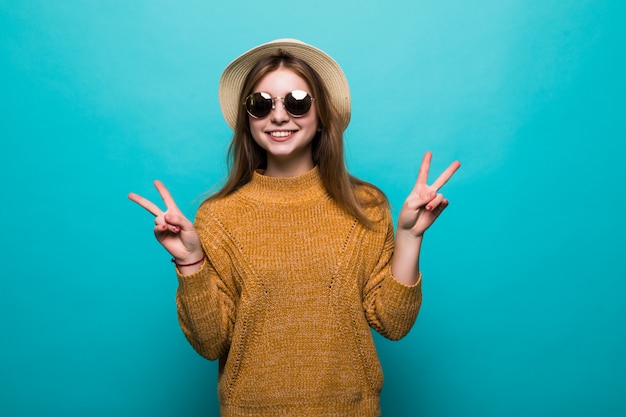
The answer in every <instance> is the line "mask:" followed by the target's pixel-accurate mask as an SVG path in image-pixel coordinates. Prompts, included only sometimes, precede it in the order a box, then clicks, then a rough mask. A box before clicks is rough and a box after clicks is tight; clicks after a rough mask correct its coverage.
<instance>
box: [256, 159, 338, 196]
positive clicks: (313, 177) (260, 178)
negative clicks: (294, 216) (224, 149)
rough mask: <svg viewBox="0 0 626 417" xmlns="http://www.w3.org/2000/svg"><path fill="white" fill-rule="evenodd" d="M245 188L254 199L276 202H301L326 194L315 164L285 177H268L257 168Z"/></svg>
mask: <svg viewBox="0 0 626 417" xmlns="http://www.w3.org/2000/svg"><path fill="white" fill-rule="evenodd" d="M245 188H246V190H247V191H248V192H250V193H251V195H252V196H253V198H255V199H259V200H261V201H264V200H265V201H267V200H271V201H273V202H276V203H301V202H303V201H311V200H319V199H320V198H323V197H324V196H325V195H326V190H325V188H324V185H323V184H322V179H321V178H320V174H319V168H318V167H317V166H316V167H314V168H313V169H312V170H310V171H309V172H306V173H304V174H301V175H297V176H295V177H287V178H283V177H268V176H266V175H263V171H261V170H258V171H255V172H254V173H253V174H252V180H251V181H250V182H249V183H248V184H247V185H246V186H245Z"/></svg>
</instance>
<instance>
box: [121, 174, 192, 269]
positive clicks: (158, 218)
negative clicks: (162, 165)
mask: <svg viewBox="0 0 626 417" xmlns="http://www.w3.org/2000/svg"><path fill="white" fill-rule="evenodd" d="M154 186H155V187H156V189H157V190H158V191H159V194H160V195H161V198H162V199H163V202H164V203H165V207H166V210H165V211H163V210H161V209H160V208H159V207H158V206H157V205H156V204H154V203H152V202H151V201H150V200H148V199H146V198H144V197H141V196H140V195H137V194H135V193H130V194H128V198H129V199H130V200H131V201H134V202H135V203H137V204H139V205H140V206H141V207H143V208H144V209H146V210H148V211H149V212H150V213H152V214H153V215H154V216H155V218H154V223H155V226H154V235H155V236H156V238H157V240H158V241H159V242H160V243H161V245H163V247H164V248H165V249H166V250H167V251H168V252H169V253H170V254H171V255H172V256H173V257H174V259H175V261H176V263H177V264H194V266H196V268H194V269H199V268H200V264H199V263H196V262H199V261H201V260H202V259H203V258H204V252H203V251H202V244H201V243H200V237H199V236H198V232H197V231H196V229H195V228H194V227H193V223H191V222H190V221H189V220H188V219H187V218H186V217H185V216H184V214H183V213H182V212H181V211H180V210H179V209H178V206H176V203H175V202H174V199H173V198H172V196H171V194H170V192H169V191H168V190H167V188H165V186H164V185H163V184H162V183H161V182H160V181H155V182H154Z"/></svg>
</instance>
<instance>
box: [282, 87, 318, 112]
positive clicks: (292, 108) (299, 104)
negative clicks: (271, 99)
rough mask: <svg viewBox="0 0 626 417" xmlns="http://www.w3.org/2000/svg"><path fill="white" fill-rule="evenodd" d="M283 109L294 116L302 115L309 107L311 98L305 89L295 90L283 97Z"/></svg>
mask: <svg viewBox="0 0 626 417" xmlns="http://www.w3.org/2000/svg"><path fill="white" fill-rule="evenodd" d="M284 101H285V109H286V110H287V111H288V112H289V113H291V114H292V115H294V116H303V115H304V114H305V113H306V112H308V111H309V110H310V109H311V102H312V101H313V99H312V98H311V96H310V95H308V94H307V92H306V91H302V90H295V91H292V92H291V93H289V94H287V96H286V97H285V100H284Z"/></svg>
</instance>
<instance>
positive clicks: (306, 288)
mask: <svg viewBox="0 0 626 417" xmlns="http://www.w3.org/2000/svg"><path fill="white" fill-rule="evenodd" d="M369 215H370V217H371V218H373V219H376V222H375V224H374V227H373V228H369V229H368V228H366V227H364V226H363V225H361V224H360V223H359V222H358V221H356V220H355V218H353V217H351V216H349V215H348V214H346V212H345V211H343V210H342V209H340V208H339V207H338V206H337V204H336V203H335V202H334V201H333V200H332V199H331V198H330V197H329V196H328V194H327V193H326V191H325V189H324V187H323V185H322V182H321V180H320V178H319V172H318V170H317V168H315V169H313V170H312V171H310V172H308V173H306V174H303V175H301V176H298V177H293V178H274V177H266V176H263V175H261V174H260V173H255V174H254V177H253V179H252V181H251V182H250V183H248V184H247V185H245V186H243V187H242V188H241V189H239V190H238V191H236V192H235V193H233V194H231V195H230V196H228V197H226V198H223V199H220V200H216V201H210V202H206V203H204V204H203V205H202V206H201V207H200V209H199V210H198V213H197V215H196V220H195V223H196V228H197V230H198V233H199V235H200V238H201V240H202V244H203V247H204V251H205V253H206V255H207V261H205V263H204V265H203V266H202V268H201V270H200V271H198V272H196V273H194V274H192V275H180V273H178V279H179V287H178V291H177V297H176V300H177V305H178V314H179V320H180V325H181V327H182V330H183V332H184V334H185V336H186V337H187V339H188V340H189V342H190V343H191V345H192V346H193V347H194V349H195V350H196V351H197V352H198V353H199V354H200V355H202V356H204V357H206V358H208V359H211V360H214V359H219V361H220V362H219V375H218V394H219V401H220V409H221V415H222V416H225V417H244V416H245V417H257V416H258V417H261V416H263V417H278V416H294V417H317V416H327V417H330V416H341V417H344V416H354V417H374V416H379V415H380V405H379V404H380V402H379V398H380V391H381V388H382V382H383V375H382V371H381V367H380V363H379V361H378V357H377V354H376V350H375V347H374V341H373V338H372V334H371V331H370V326H371V327H372V328H374V329H375V330H376V331H378V332H379V333H380V334H382V335H383V336H385V337H387V338H389V339H393V340H396V339H399V338H401V337H403V336H404V335H406V334H407V333H408V332H409V330H410V329H411V326H412V325H413V323H414V321H415V318H416V317H417V313H418V310H419V307H420V304H421V280H419V281H418V283H417V284H416V285H414V286H412V287H407V286H404V285H402V284H400V283H399V282H397V281H396V280H395V279H394V278H393V277H392V276H391V268H390V258H391V254H392V252H393V243H394V236H393V235H394V233H393V224H392V221H391V215H390V213H389V209H388V208H387V207H384V208H377V209H370V210H369Z"/></svg>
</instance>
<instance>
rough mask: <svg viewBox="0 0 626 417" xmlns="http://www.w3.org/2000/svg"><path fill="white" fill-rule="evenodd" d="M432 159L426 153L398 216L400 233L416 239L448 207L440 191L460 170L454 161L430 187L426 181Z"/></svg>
mask: <svg viewBox="0 0 626 417" xmlns="http://www.w3.org/2000/svg"><path fill="white" fill-rule="evenodd" d="M431 159H432V153H431V152H426V154H425V155H424V159H422V165H421V166H420V170H419V174H418V177H417V182H416V183H415V186H414V187H413V190H412V191H411V193H410V194H409V196H408V197H407V198H406V200H405V201H404V204H403V206H402V210H401V211H400V215H399V216H398V232H401V231H406V232H409V233H411V235H413V236H414V237H421V236H422V235H423V234H424V232H425V231H426V230H427V229H428V228H429V227H430V226H431V225H432V224H433V223H434V222H435V220H436V219H437V217H439V215H440V214H441V212H443V210H444V209H445V208H446V207H447V206H448V200H447V199H446V198H444V196H443V194H440V193H438V191H439V189H440V188H441V187H443V185H444V184H445V183H446V182H448V180H449V179H450V177H452V174H454V172H455V171H456V170H457V169H459V167H460V166H461V163H460V162H459V161H454V162H453V163H451V164H450V166H448V168H446V170H445V171H443V172H442V173H441V175H439V177H438V178H437V179H436V180H435V182H433V183H432V185H428V184H427V183H426V180H427V179H428V170H429V169H430V161H431Z"/></svg>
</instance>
